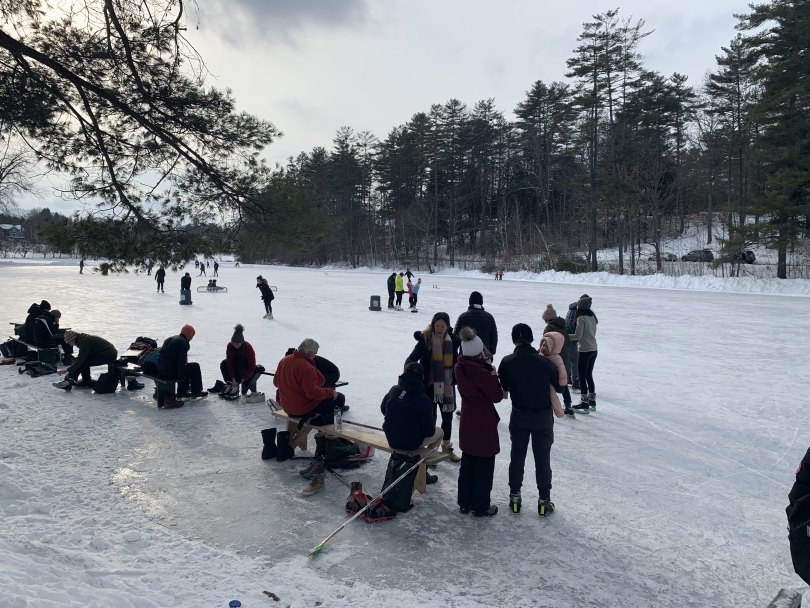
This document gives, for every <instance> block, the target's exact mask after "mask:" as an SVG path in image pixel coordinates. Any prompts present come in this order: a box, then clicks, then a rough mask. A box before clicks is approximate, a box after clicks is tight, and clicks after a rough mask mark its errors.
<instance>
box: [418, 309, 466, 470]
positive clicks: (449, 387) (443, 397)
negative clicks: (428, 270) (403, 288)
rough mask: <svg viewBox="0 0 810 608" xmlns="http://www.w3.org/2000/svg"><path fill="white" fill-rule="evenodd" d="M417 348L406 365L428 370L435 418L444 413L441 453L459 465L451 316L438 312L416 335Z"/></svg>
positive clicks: (455, 347) (455, 345)
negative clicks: (452, 438)
mask: <svg viewBox="0 0 810 608" xmlns="http://www.w3.org/2000/svg"><path fill="white" fill-rule="evenodd" d="M413 337H414V339H415V340H416V346H414V348H413V351H412V352H411V354H410V355H409V356H408V358H407V359H406V360H405V363H406V364H407V363H411V362H414V361H416V362H418V363H421V364H422V368H423V369H424V370H425V381H424V384H425V394H426V395H427V396H428V397H429V398H430V401H431V402H432V403H433V419H434V420H438V413H439V412H441V418H442V424H441V428H442V431H443V432H444V437H443V440H442V452H443V453H445V454H450V460H451V461H453V462H458V461H459V460H461V456H459V455H458V454H456V453H455V452H453V442H452V441H450V436H451V435H452V433H453V412H454V411H455V410H456V390H455V384H456V377H455V373H454V371H453V368H454V366H455V364H456V361H457V360H458V340H457V338H456V336H455V334H453V331H452V329H451V326H450V315H448V314H447V313H446V312H437V313H436V314H435V315H433V319H432V320H431V321H430V325H428V326H427V327H426V328H425V330H424V331H421V332H420V331H416V332H414V334H413Z"/></svg>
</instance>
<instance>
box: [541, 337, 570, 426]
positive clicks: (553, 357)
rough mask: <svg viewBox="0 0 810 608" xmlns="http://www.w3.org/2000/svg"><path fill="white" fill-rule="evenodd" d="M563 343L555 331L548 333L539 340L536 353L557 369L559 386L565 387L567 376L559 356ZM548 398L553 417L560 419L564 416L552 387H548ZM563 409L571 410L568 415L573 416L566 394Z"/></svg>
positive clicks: (563, 339) (562, 339)
mask: <svg viewBox="0 0 810 608" xmlns="http://www.w3.org/2000/svg"><path fill="white" fill-rule="evenodd" d="M564 341H565V338H563V337H562V334H559V333H557V332H556V331H552V332H549V333H547V334H546V335H545V336H543V337H542V339H541V340H540V349H539V351H538V352H539V353H540V355H541V356H543V357H548V360H549V361H551V362H552V363H553V364H554V365H555V366H556V367H557V372H558V373H559V375H560V380H559V383H560V386H566V387H567V386H568V374H566V373H565V363H563V360H562V357H561V356H560V350H561V349H562V346H563V343H564ZM567 392H568V391H566V393H567ZM549 396H550V397H551V407H552V408H553V409H554V415H555V416H557V418H562V417H563V416H565V413H564V412H563V408H562V406H561V405H560V398H559V397H558V396H557V391H555V390H554V387H553V386H552V387H549ZM563 396H564V395H563ZM565 409H566V410H571V414H570V415H573V410H572V409H571V395H570V393H569V394H568V399H567V400H566V402H565Z"/></svg>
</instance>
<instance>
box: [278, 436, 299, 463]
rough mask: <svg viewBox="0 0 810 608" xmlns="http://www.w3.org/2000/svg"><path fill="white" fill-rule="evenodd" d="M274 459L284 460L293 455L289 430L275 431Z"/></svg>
mask: <svg viewBox="0 0 810 608" xmlns="http://www.w3.org/2000/svg"><path fill="white" fill-rule="evenodd" d="M276 448H277V452H276V460H278V461H279V462H284V461H285V460H289V459H290V458H292V457H293V456H294V455H295V450H293V449H292V448H291V447H290V432H289V431H280V432H278V433H276Z"/></svg>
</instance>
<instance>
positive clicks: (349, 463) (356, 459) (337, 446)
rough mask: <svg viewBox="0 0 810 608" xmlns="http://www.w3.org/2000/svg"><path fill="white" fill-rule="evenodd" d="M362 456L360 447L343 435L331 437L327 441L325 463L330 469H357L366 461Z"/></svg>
mask: <svg viewBox="0 0 810 608" xmlns="http://www.w3.org/2000/svg"><path fill="white" fill-rule="evenodd" d="M366 460H367V459H366V458H360V448H358V447H357V445H355V444H354V443H352V442H351V441H349V440H348V439H343V437H334V438H332V437H329V438H327V443H326V454H325V455H324V457H323V461H324V465H325V466H326V467H328V468H330V469H356V468H357V467H359V466H360V465H361V464H363V463H364V462H366Z"/></svg>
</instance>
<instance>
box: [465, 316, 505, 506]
mask: <svg viewBox="0 0 810 608" xmlns="http://www.w3.org/2000/svg"><path fill="white" fill-rule="evenodd" d="M459 337H460V338H461V353H462V354H461V356H460V357H459V358H458V362H457V363H456V366H455V373H456V382H457V387H458V392H459V393H460V394H461V422H460V424H459V428H458V438H459V447H460V448H461V453H462V454H461V471H460V472H459V476H458V506H459V511H461V512H462V513H469V512H470V511H472V514H473V515H474V516H476V517H487V516H491V515H495V514H496V513H497V512H498V507H497V506H496V505H491V504H490V502H489V498H490V492H492V478H493V476H494V474H495V455H496V454H498V452H500V451H501V446H500V442H499V440H498V422H499V421H500V416H498V412H497V410H496V409H495V404H496V403H498V402H500V401H501V400H502V399H503V390H502V389H501V383H500V382H499V381H498V372H497V371H496V370H495V368H494V367H492V366H491V365H490V364H489V363H487V361H486V358H487V356H488V353H487V352H486V350H485V349H484V343H483V342H482V341H481V338H479V337H478V336H476V335H475V330H473V329H471V328H469V327H465V328H463V329H462V330H461V332H460V334H459Z"/></svg>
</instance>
